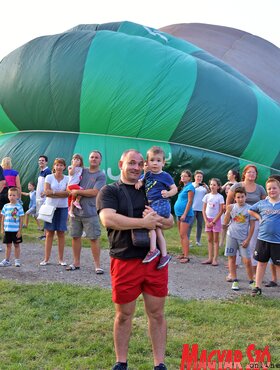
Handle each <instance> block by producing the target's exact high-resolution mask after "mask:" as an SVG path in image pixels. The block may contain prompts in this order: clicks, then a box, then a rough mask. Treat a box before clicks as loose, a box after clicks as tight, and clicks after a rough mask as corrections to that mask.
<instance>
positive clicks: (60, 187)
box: [40, 158, 68, 266]
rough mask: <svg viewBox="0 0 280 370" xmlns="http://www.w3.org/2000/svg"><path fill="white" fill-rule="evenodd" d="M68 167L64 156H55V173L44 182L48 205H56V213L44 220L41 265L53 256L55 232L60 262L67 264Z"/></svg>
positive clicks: (45, 263)
mask: <svg viewBox="0 0 280 370" xmlns="http://www.w3.org/2000/svg"><path fill="white" fill-rule="evenodd" d="M65 168H66V162H65V159H64V158H55V160H54V162H53V169H52V170H53V173H52V174H51V175H48V176H47V177H46V179H45V183H44V192H43V195H44V196H46V202H45V204H46V205H49V206H53V207H55V211H54V215H53V218H52V221H51V222H46V221H45V222H44V229H45V230H46V240H45V257H44V260H43V261H41V262H40V266H47V265H49V263H50V262H49V259H50V257H51V250H52V245H53V239H54V234H55V232H56V235H57V246H58V264H59V265H60V266H66V265H67V263H66V262H65V261H64V260H63V255H64V247H65V231H67V218H68V204H67V203H68V202H67V198H68V191H67V184H68V176H65V175H64V174H63V172H64V171H65Z"/></svg>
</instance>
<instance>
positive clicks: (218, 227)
mask: <svg viewBox="0 0 280 370" xmlns="http://www.w3.org/2000/svg"><path fill="white" fill-rule="evenodd" d="M212 220H214V218H208V221H209V222H211V221H212ZM205 231H206V232H208V231H213V233H220V232H221V231H222V221H221V218H219V219H218V221H216V223H215V225H213V226H212V227H207V226H206V225H205Z"/></svg>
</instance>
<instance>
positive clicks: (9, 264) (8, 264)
mask: <svg viewBox="0 0 280 370" xmlns="http://www.w3.org/2000/svg"><path fill="white" fill-rule="evenodd" d="M7 266H12V264H11V262H10V261H7V260H6V258H4V259H3V261H2V262H0V267H7Z"/></svg>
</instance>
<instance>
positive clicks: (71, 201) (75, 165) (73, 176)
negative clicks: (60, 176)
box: [67, 154, 84, 217]
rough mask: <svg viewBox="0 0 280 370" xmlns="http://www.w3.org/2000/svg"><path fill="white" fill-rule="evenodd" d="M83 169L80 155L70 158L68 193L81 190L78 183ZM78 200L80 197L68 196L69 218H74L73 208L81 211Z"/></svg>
mask: <svg viewBox="0 0 280 370" xmlns="http://www.w3.org/2000/svg"><path fill="white" fill-rule="evenodd" d="M83 168H84V163H83V157H82V156H81V155H80V154H74V155H73V157H72V162H71V166H68V175H69V182H68V186H67V190H68V191H71V190H78V189H82V188H81V187H80V185H79V183H80V181H81V178H82V172H83ZM80 199H81V196H80V195H78V196H75V195H73V194H70V195H69V197H68V207H69V216H70V217H75V215H74V213H73V210H74V207H77V208H79V209H82V207H81V205H80Z"/></svg>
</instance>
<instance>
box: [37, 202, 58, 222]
mask: <svg viewBox="0 0 280 370" xmlns="http://www.w3.org/2000/svg"><path fill="white" fill-rule="evenodd" d="M55 210H56V208H55V207H54V206H50V205H47V204H42V205H41V207H40V209H39V214H38V217H37V218H38V220H42V221H45V222H49V223H51V222H52V219H53V215H54V211H55Z"/></svg>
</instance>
